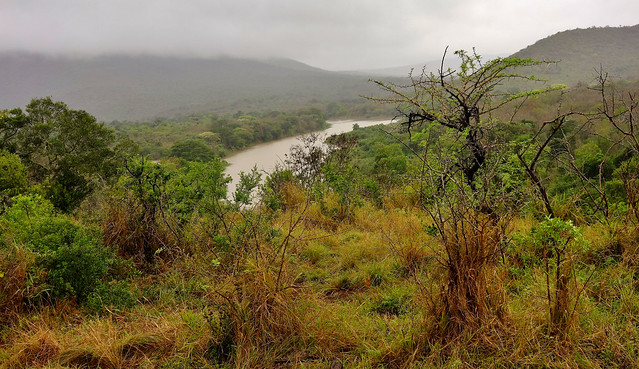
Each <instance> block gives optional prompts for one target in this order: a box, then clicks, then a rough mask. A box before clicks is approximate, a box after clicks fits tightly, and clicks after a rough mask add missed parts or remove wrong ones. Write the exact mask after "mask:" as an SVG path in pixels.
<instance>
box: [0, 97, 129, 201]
mask: <svg viewBox="0 0 639 369" xmlns="http://www.w3.org/2000/svg"><path fill="white" fill-rule="evenodd" d="M2 131H3V135H4V136H3V139H2V142H0V144H1V145H2V146H0V149H6V150H9V151H10V152H12V153H15V154H17V155H18V156H20V158H21V160H22V162H23V164H24V165H25V166H26V167H27V169H28V171H29V177H30V178H31V179H32V180H34V181H37V182H39V183H42V187H43V189H44V193H45V195H46V197H47V198H48V199H49V200H50V201H51V202H53V204H54V205H55V206H56V207H57V208H58V209H60V210H62V211H65V212H68V211H70V210H72V209H74V208H75V207H77V206H78V205H79V204H80V202H81V201H82V200H83V199H84V198H85V197H86V196H87V195H88V194H90V193H91V192H92V191H93V189H94V182H95V181H98V180H103V179H108V178H110V177H112V176H114V175H115V173H116V168H117V165H118V162H119V159H118V158H119V157H118V155H116V152H115V151H114V150H113V148H112V147H113V145H114V144H115V141H116V139H115V135H114V134H113V132H112V131H111V130H110V129H107V128H106V127H104V125H102V124H100V123H97V122H96V120H95V118H94V117H93V116H91V115H90V114H88V113H87V112H85V111H83V110H72V109H69V108H68V107H67V105H66V104H65V103H63V102H54V101H52V100H51V98H49V97H47V98H42V99H33V100H32V101H31V102H30V103H29V104H28V105H27V107H26V114H25V113H23V112H22V110H21V109H14V110H12V111H10V112H9V113H3V114H2Z"/></svg>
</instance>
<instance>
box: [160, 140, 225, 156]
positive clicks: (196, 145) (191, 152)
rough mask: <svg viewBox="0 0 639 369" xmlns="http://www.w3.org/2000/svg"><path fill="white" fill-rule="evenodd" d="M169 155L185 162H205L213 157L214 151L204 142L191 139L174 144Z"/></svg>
mask: <svg viewBox="0 0 639 369" xmlns="http://www.w3.org/2000/svg"><path fill="white" fill-rule="evenodd" d="M171 155H172V156H175V157H178V158H180V159H184V160H187V161H200V162H207V161H209V160H211V159H213V157H215V151H214V150H213V149H211V148H210V147H209V146H208V145H207V144H206V143H204V141H202V140H198V139H196V140H193V139H191V140H184V141H178V142H176V143H174V144H173V146H171Z"/></svg>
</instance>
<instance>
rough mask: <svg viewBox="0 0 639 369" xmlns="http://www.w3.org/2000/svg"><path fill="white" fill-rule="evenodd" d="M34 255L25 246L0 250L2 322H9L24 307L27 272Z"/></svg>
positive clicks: (0, 307)
mask: <svg viewBox="0 0 639 369" xmlns="http://www.w3.org/2000/svg"><path fill="white" fill-rule="evenodd" d="M33 263H34V256H33V255H32V254H30V253H29V252H28V251H26V250H25V249H24V248H21V247H17V246H11V247H7V248H6V249H4V250H0V273H2V276H1V277H0V324H2V323H3V322H8V321H10V320H11V319H12V318H14V317H15V315H16V314H18V313H20V311H22V309H23V307H24V298H25V297H28V294H29V292H28V287H27V284H26V282H27V274H28V271H29V268H30V267H31V266H32V265H33Z"/></svg>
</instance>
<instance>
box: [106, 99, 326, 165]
mask: <svg viewBox="0 0 639 369" xmlns="http://www.w3.org/2000/svg"><path fill="white" fill-rule="evenodd" d="M110 126H111V127H113V129H114V130H115V131H116V132H118V133H121V134H123V135H125V136H128V137H131V138H133V139H134V140H135V141H136V142H137V144H138V145H139V146H140V148H141V151H142V154H144V155H146V154H148V155H151V157H152V158H153V159H160V158H163V157H169V156H176V157H179V158H183V159H185V160H190V161H193V160H198V161H206V160H209V159H210V158H211V157H212V156H213V155H217V156H224V155H226V154H227V153H228V152H232V151H236V150H241V149H243V148H246V147H248V146H251V145H255V144H258V143H262V142H268V141H272V140H277V139H279V138H283V137H289V136H295V135H298V134H302V133H308V132H312V131H317V130H321V129H323V128H326V127H327V123H326V118H325V117H324V114H323V113H322V112H321V111H320V110H318V109H314V108H307V109H299V110H296V111H291V112H280V111H265V112H252V113H244V112H241V111H238V112H237V113H235V114H232V115H231V114H227V115H218V114H212V113H210V114H193V115H190V116H187V117H182V118H175V119H171V120H168V119H158V120H155V121H153V122H113V123H111V124H110Z"/></svg>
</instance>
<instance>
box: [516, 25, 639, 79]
mask: <svg viewBox="0 0 639 369" xmlns="http://www.w3.org/2000/svg"><path fill="white" fill-rule="evenodd" d="M512 56H514V57H519V58H533V59H537V60H560V61H561V62H560V63H558V64H557V66H555V67H553V68H550V69H548V70H543V71H540V73H539V74H540V75H541V76H542V77H545V78H547V79H549V80H550V81H551V82H553V83H564V84H568V85H574V84H576V83H578V82H585V83H589V82H591V81H592V80H593V78H594V76H595V74H596V70H598V69H599V67H600V66H601V67H603V69H604V71H606V72H608V73H609V75H610V76H611V77H614V78H623V79H628V80H637V79H639V24H638V25H635V26H628V27H591V28H587V29H574V30H569V31H563V32H559V33H556V34H554V35H552V36H549V37H546V38H544V39H542V40H539V41H537V42H535V43H534V44H533V45H530V46H528V47H526V48H525V49H522V50H520V51H518V52H516V53H515V54H513V55H512Z"/></svg>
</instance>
